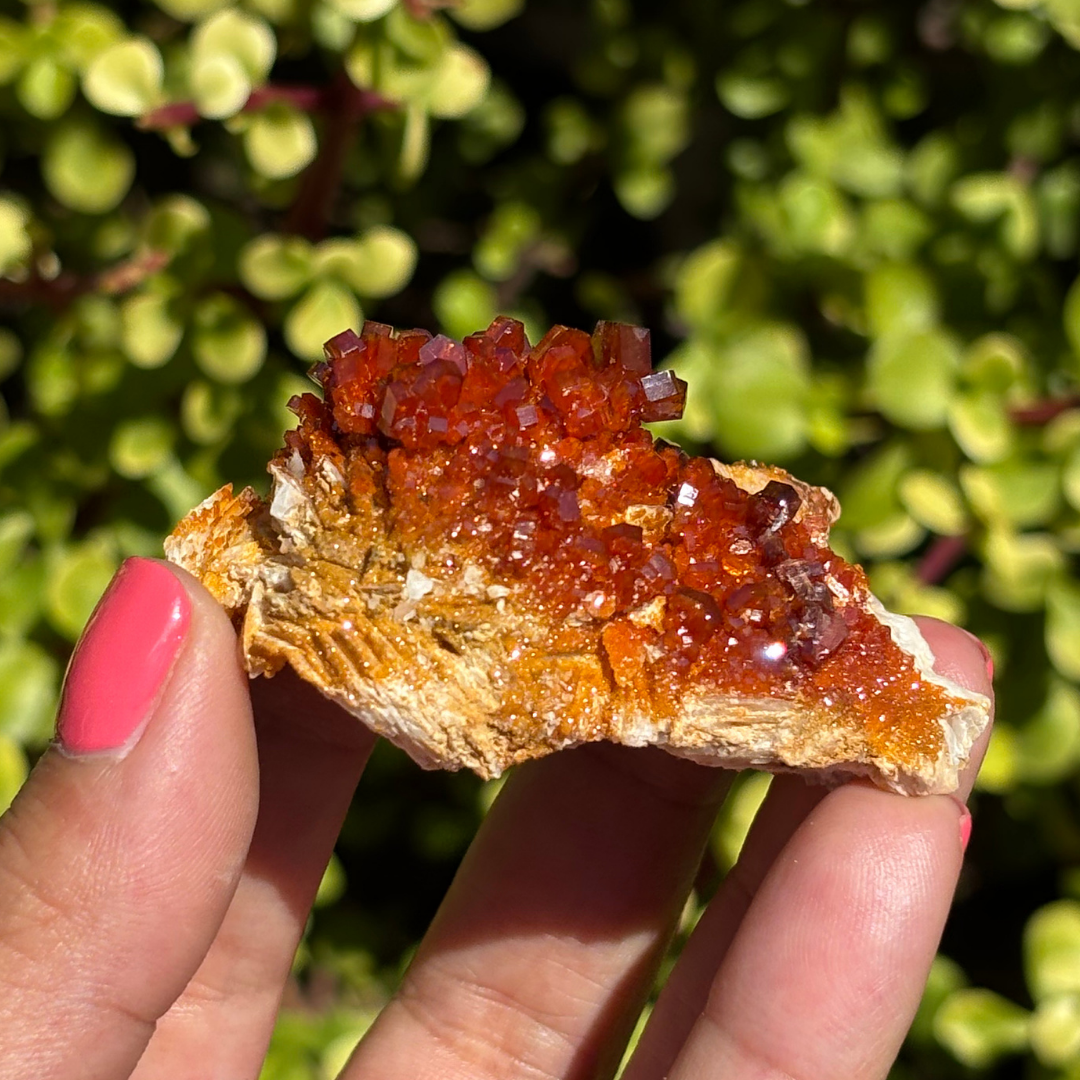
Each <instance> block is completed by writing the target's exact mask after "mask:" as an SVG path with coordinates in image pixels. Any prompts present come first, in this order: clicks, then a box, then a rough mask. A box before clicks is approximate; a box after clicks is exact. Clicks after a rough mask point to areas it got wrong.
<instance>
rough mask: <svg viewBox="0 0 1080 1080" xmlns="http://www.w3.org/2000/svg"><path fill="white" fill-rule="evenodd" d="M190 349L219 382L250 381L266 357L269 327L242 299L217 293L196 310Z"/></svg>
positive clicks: (199, 362) (197, 361) (202, 366)
mask: <svg viewBox="0 0 1080 1080" xmlns="http://www.w3.org/2000/svg"><path fill="white" fill-rule="evenodd" d="M191 351H192V353H193V354H194V356H195V362H196V363H197V364H198V365H199V367H200V368H201V369H202V370H203V372H205V374H207V375H209V376H210V378H212V379H215V380H216V381H217V382H222V383H242V382H247V380H248V379H250V378H251V377H252V376H253V375H254V374H255V373H256V372H257V371H258V370H259V368H261V367H262V365H263V361H264V360H265V359H266V330H265V329H264V328H263V326H262V323H260V322H259V321H258V320H257V319H255V318H254V316H252V315H251V313H250V312H249V311H248V310H247V309H246V308H245V307H244V306H243V305H242V304H241V303H240V302H239V301H237V300H235V299H233V298H232V297H231V296H229V295H228V294H227V293H214V294H213V295H211V296H209V297H207V298H206V299H205V300H202V301H200V303H199V305H198V307H196V309H195V321H194V333H193V335H192V340H191Z"/></svg>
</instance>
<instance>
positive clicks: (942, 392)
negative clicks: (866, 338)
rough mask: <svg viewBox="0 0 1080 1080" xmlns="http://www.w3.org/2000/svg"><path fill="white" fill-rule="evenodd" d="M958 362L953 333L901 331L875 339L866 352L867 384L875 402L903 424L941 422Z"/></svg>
mask: <svg viewBox="0 0 1080 1080" xmlns="http://www.w3.org/2000/svg"><path fill="white" fill-rule="evenodd" d="M959 366H960V350H959V348H958V347H957V344H956V342H955V341H954V339H953V338H952V337H951V336H950V335H949V334H947V333H945V332H943V331H940V330H923V331H915V332H905V331H900V332H897V333H895V334H889V335H888V336H886V337H882V338H879V339H878V341H877V342H875V344H874V347H873V349H872V350H871V352H870V355H869V357H868V358H867V380H868V385H869V390H870V393H871V395H872V396H873V399H874V402H875V403H876V405H877V407H878V408H879V409H880V410H881V411H882V412H883V413H884V414H885V416H887V417H888V418H889V419H890V420H891V421H893V423H895V424H897V425H899V426H900V427H905V428H912V429H915V430H923V429H930V428H937V427H941V426H943V425H944V423H945V421H946V419H947V417H948V412H949V402H950V400H951V399H952V395H953V390H954V387H955V385H956V374H957V369H958V368H959Z"/></svg>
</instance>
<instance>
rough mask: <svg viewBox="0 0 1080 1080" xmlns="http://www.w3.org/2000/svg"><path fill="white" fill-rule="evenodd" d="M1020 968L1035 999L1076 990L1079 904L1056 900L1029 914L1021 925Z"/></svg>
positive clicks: (1079, 977) (1079, 975) (1078, 981)
mask: <svg viewBox="0 0 1080 1080" xmlns="http://www.w3.org/2000/svg"><path fill="white" fill-rule="evenodd" d="M1024 970H1025V973H1026V975H1027V984H1028V989H1029V990H1030V991H1031V996H1032V997H1033V998H1034V999H1035V1000H1036V1001H1037V1002H1038V1001H1042V1000H1044V999H1045V998H1048V997H1052V996H1054V995H1057V994H1075V993H1080V903H1077V902H1076V901H1075V900H1058V901H1056V902H1055V903H1052V904H1047V905H1045V906H1044V907H1041V908H1039V910H1038V911H1036V912H1035V914H1034V915H1032V916H1031V918H1030V919H1029V920H1028V923H1027V926H1026V927H1025V928H1024Z"/></svg>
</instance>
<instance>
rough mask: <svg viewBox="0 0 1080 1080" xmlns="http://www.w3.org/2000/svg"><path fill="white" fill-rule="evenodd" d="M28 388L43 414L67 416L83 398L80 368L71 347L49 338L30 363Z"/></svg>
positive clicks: (32, 354)
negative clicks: (69, 348)
mask: <svg viewBox="0 0 1080 1080" xmlns="http://www.w3.org/2000/svg"><path fill="white" fill-rule="evenodd" d="M26 382H27V389H28V390H29V391H30V398H31V401H32V402H33V404H34V408H35V409H36V410H37V411H38V412H39V413H40V414H41V415H42V416H53V417H56V416H64V415H66V414H67V413H69V412H70V411H71V409H72V408H73V407H74V405H75V402H76V401H77V400H78V397H79V370H78V366H77V364H76V362H75V358H74V357H73V356H72V354H71V352H70V350H68V349H67V348H64V347H62V346H61V345H59V344H57V343H55V342H50V341H48V340H46V341H45V342H43V343H42V344H41V345H40V346H38V348H37V349H35V350H34V352H33V353H31V355H30V360H29V363H28V364H27V365H26Z"/></svg>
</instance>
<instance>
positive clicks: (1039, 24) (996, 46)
mask: <svg viewBox="0 0 1080 1080" xmlns="http://www.w3.org/2000/svg"><path fill="white" fill-rule="evenodd" d="M1049 40H1050V28H1049V27H1048V26H1047V25H1046V24H1045V23H1044V22H1043V21H1042V20H1041V19H1034V18H1032V17H1031V16H1030V15H1028V14H1026V13H1022V12H1015V13H1012V14H1008V15H1000V16H999V17H998V18H996V19H994V20H992V21H991V23H990V25H989V26H987V28H986V30H985V32H984V34H983V47H984V48H985V49H986V52H987V54H988V55H989V56H990V57H991V59H993V60H996V61H997V62H998V63H999V64H1018V65H1019V64H1030V63H1031V62H1032V61H1033V60H1034V59H1035V58H1036V57H1037V56H1038V55H1039V53H1041V52H1042V51H1043V49H1044V48H1046V44H1047V42H1048V41H1049Z"/></svg>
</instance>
